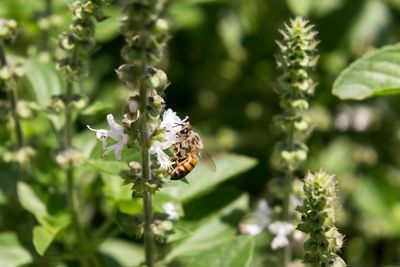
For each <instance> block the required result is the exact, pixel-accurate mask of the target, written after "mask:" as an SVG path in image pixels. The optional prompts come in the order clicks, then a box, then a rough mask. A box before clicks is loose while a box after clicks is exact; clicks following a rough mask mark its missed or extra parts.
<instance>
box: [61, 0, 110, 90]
mask: <svg viewBox="0 0 400 267" xmlns="http://www.w3.org/2000/svg"><path fill="white" fill-rule="evenodd" d="M109 2H110V1H107V0H84V1H79V0H78V1H75V2H74V3H73V4H72V5H71V10H72V12H73V18H72V23H71V24H70V25H69V29H70V31H69V32H63V33H61V34H60V36H59V39H58V41H57V44H58V46H59V47H60V48H61V49H62V50H64V51H65V52H66V53H67V56H66V57H64V58H63V59H61V60H60V61H59V62H58V64H57V69H58V70H59V71H60V72H61V73H63V74H64V75H65V76H66V77H67V80H68V81H69V82H71V83H72V82H74V81H75V79H77V78H80V77H82V76H83V75H85V73H86V68H85V66H84V60H83V58H85V56H86V55H87V54H88V53H89V52H90V51H92V49H93V48H94V47H95V45H96V43H95V41H94V33H95V21H97V22H101V21H103V20H105V19H106V18H107V17H106V16H105V15H104V13H103V12H102V10H101V7H102V5H105V4H108V3H109Z"/></svg>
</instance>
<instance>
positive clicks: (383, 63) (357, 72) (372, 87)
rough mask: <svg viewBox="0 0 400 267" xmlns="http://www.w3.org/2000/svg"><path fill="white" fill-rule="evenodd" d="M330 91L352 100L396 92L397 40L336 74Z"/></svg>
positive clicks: (399, 72) (399, 84)
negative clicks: (337, 75)
mask: <svg viewBox="0 0 400 267" xmlns="http://www.w3.org/2000/svg"><path fill="white" fill-rule="evenodd" d="M332 92H333V94H334V95H336V96H338V97H339V98H341V99H355V100H362V99H365V98H367V97H372V96H379V95H392V94H398V93H400V44H396V45H392V46H386V47H383V48H380V49H377V50H375V51H373V52H371V53H368V54H367V55H365V56H364V57H362V58H360V59H358V60H356V61H355V62H354V63H353V64H351V65H350V66H349V67H348V68H347V69H345V70H344V71H343V72H342V73H341V74H340V75H339V77H338V78H337V79H336V81H335V83H334V84H333V90H332Z"/></svg>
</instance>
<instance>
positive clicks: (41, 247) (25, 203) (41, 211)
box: [17, 182, 70, 255]
mask: <svg viewBox="0 0 400 267" xmlns="http://www.w3.org/2000/svg"><path fill="white" fill-rule="evenodd" d="M17 192H18V200H19V202H20V203H21V205H22V207H23V208H24V209H26V210H27V211H29V212H30V213H32V214H33V215H34V216H35V218H36V220H37V221H38V222H39V224H40V226H35V227H34V228H33V245H34V246H35V249H36V251H37V252H38V253H39V254H40V255H44V253H45V252H46V250H47V248H48V247H49V245H50V244H51V242H52V241H53V240H54V238H55V237H56V236H57V235H58V234H59V233H61V232H62V231H63V230H64V229H66V228H67V227H68V225H69V224H70V218H69V215H68V214H67V213H65V212H63V211H61V212H57V213H56V214H49V212H48V208H47V206H46V204H47V205H49V206H50V205H51V204H53V203H46V202H45V201H44V200H42V199H41V198H40V197H39V196H38V194H37V193H36V192H35V191H34V190H33V189H32V187H31V186H29V185H28V184H26V183H24V182H18V184H17ZM49 202H50V201H49Z"/></svg>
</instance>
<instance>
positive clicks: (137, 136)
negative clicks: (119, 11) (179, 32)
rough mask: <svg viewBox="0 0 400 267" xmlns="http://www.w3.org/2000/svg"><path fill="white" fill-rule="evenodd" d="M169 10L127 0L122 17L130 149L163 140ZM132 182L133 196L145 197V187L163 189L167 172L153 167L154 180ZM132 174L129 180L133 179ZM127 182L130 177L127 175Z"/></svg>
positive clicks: (121, 71) (138, 177) (148, 0)
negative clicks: (165, 13) (166, 14)
mask: <svg viewBox="0 0 400 267" xmlns="http://www.w3.org/2000/svg"><path fill="white" fill-rule="evenodd" d="M165 7H166V2H165V1H161V0H129V1H128V0H126V1H124V6H123V14H124V16H123V17H122V18H121V20H120V22H121V32H122V34H123V35H124V37H125V42H126V45H125V46H124V47H123V48H122V50H121V56H122V57H123V59H124V60H125V61H126V64H123V65H121V66H120V67H119V68H118V69H117V70H116V73H117V75H118V78H119V79H120V80H121V82H122V83H123V84H124V85H125V86H126V87H128V88H129V89H130V90H131V92H132V93H131V96H130V97H129V99H128V103H127V104H126V106H125V108H124V120H123V125H124V127H125V132H126V133H127V134H128V135H129V136H130V141H129V142H128V146H129V147H132V146H135V145H137V144H136V143H137V142H138V145H139V146H140V147H141V149H142V150H148V149H149V148H150V146H151V144H152V143H153V142H155V141H157V140H158V141H162V138H161V131H160V130H158V125H159V124H160V122H161V119H160V117H161V113H162V111H163V109H164V106H165V100H164V99H163V97H162V95H163V92H164V90H165V89H167V87H168V86H169V84H170V83H169V81H168V77H167V74H166V73H165V72H164V71H163V70H161V69H159V68H157V65H158V64H159V63H160V61H161V60H162V58H163V53H164V50H165V45H166V43H167V41H168V39H169V34H168V29H169V26H168V23H167V21H166V20H165V19H162V18H161V17H160V16H161V14H162V13H163V10H164V9H165ZM129 175H130V177H131V178H129V179H130V180H129V179H128V182H130V183H132V184H133V187H132V191H133V196H134V197H135V196H139V197H140V196H142V192H143V188H142V187H143V186H146V188H147V190H146V191H147V192H150V193H152V194H153V193H155V192H156V191H157V189H158V188H159V187H160V186H161V183H162V180H163V177H164V176H165V175H166V171H165V170H160V169H159V166H155V164H152V166H151V169H150V177H151V178H150V179H148V178H146V179H145V180H146V181H144V180H143V178H142V177H143V175H142V173H141V172H136V173H132V171H131V173H130V174H129ZM129 175H128V177H129ZM123 178H125V180H126V179H127V175H126V174H125V175H123Z"/></svg>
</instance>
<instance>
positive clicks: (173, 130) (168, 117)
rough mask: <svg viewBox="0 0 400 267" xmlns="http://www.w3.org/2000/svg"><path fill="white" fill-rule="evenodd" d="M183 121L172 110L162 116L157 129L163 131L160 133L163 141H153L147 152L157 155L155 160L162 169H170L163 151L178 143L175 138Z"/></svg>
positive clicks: (169, 163)
mask: <svg viewBox="0 0 400 267" xmlns="http://www.w3.org/2000/svg"><path fill="white" fill-rule="evenodd" d="M185 120H186V119H184V120H181V119H180V118H179V117H178V116H177V115H176V112H174V111H173V110H172V109H168V110H166V111H165V112H164V114H163V120H162V122H161V124H160V126H159V128H161V129H164V132H163V133H162V138H163V140H164V141H162V142H160V141H155V142H154V143H153V144H152V145H151V147H150V149H149V152H150V153H151V154H157V160H158V162H159V163H160V165H161V167H162V168H164V169H168V168H171V161H170V160H169V157H168V155H167V154H165V153H164V151H163V150H165V149H168V148H169V147H170V146H172V145H173V144H175V143H177V142H178V141H179V140H178V139H177V138H176V134H177V133H178V132H179V131H180V130H181V129H182V123H184V122H185Z"/></svg>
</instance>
